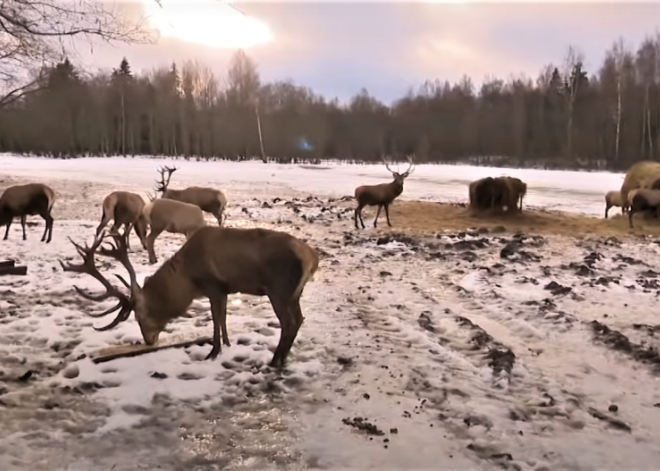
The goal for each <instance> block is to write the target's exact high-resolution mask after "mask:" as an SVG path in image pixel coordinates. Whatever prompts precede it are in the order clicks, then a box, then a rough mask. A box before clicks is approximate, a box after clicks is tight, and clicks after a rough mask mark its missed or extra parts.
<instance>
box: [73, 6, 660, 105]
mask: <svg viewBox="0 0 660 471" xmlns="http://www.w3.org/2000/svg"><path fill="white" fill-rule="evenodd" d="M126 1H127V2H130V0H126ZM135 1H137V0H134V2H133V3H132V5H133V8H135V6H136V3H135ZM141 1H144V2H154V1H155V0H141ZM169 1H174V0H169ZM183 1H185V6H186V8H187V9H188V10H190V11H192V10H193V9H195V8H202V5H203V3H201V2H200V3H198V2H196V1H195V0H183ZM235 4H236V5H237V6H238V8H239V9H240V10H242V11H243V12H245V13H246V14H247V15H250V16H254V17H256V18H258V19H260V20H262V21H264V22H265V23H266V24H267V25H268V27H269V29H270V31H271V33H272V35H273V37H274V41H272V42H270V43H266V44H259V45H256V46H254V47H252V48H250V49H248V54H249V55H250V56H251V57H253V58H254V59H255V60H256V61H257V63H258V64H259V68H260V72H261V73H262V76H263V78H264V79H265V80H275V79H286V78H291V79H293V80H294V81H295V82H297V83H300V84H303V85H307V86H309V87H311V88H312V89H314V90H315V91H317V92H320V93H323V94H325V95H328V96H330V97H334V96H339V97H340V98H342V99H347V98H349V97H350V96H351V95H353V94H355V93H357V92H359V90H360V89H361V88H363V87H364V88H367V89H368V90H369V91H370V92H372V93H373V94H374V95H376V96H378V97H379V98H381V99H383V100H385V101H388V102H389V101H391V100H393V99H395V98H397V97H399V96H401V95H402V94H403V93H405V91H406V89H407V88H408V87H409V86H416V85H419V84H421V83H422V82H423V81H424V80H426V79H436V78H437V79H440V80H444V79H447V80H450V81H455V80H458V79H460V77H461V76H462V75H463V74H467V75H469V76H471V77H472V78H473V79H474V80H475V82H477V83H478V82H479V81H480V80H481V79H483V78H484V77H485V76H486V75H495V76H500V77H502V78H508V77H509V76H510V75H511V74H516V75H517V74H519V73H525V74H527V75H528V76H531V77H535V76H536V75H537V74H538V72H539V71H540V70H541V68H542V67H543V66H544V65H545V64H547V63H551V62H552V63H555V64H558V65H559V64H561V62H562V60H563V57H564V55H565V53H566V50H567V48H568V46H569V45H570V44H573V45H575V46H577V47H578V49H579V50H581V51H582V52H584V53H585V55H586V62H585V65H586V67H587V69H588V70H589V71H590V72H596V71H597V68H598V67H599V66H600V63H601V61H602V58H603V55H604V52H605V50H606V49H607V48H608V47H610V46H611V44H612V43H613V41H614V40H616V39H617V38H618V37H619V36H623V37H624V38H625V39H626V40H627V41H628V43H630V44H638V43H639V42H640V41H641V40H642V39H643V38H644V36H645V35H646V34H649V33H654V31H655V30H656V24H657V19H656V18H658V14H659V13H660V4H658V3H632V2H621V1H619V2H618V3H607V2H604V1H598V2H585V3H580V4H575V3H566V2H546V3H538V2H529V1H528V2H508V3H502V2H494V1H482V2H480V3H471V2H458V3H456V2H454V3H451V4H447V3H433V2H412V1H403V0H396V1H390V2H376V1H362V2H359V3H356V2H348V1H325V2H309V1H303V0H298V1H295V0H291V1H288V2H280V1H271V0H255V1H245V2H243V1H239V2H236V3H235ZM196 5H197V6H196ZM200 27H201V26H200ZM209 28H210V29H212V27H209ZM209 34H210V33H209ZM231 54H232V50H231V49H222V48H214V47H211V46H204V45H201V44H199V43H194V42H186V41H183V40H181V39H177V38H174V37H167V38H166V37H162V38H161V39H160V41H159V43H158V44H157V45H150V46H118V47H116V48H110V47H108V46H100V47H99V48H97V50H96V52H95V54H94V55H93V56H91V55H87V57H86V58H85V65H86V66H90V65H100V66H104V67H108V66H115V67H116V66H117V64H118V63H119V61H120V60H121V58H122V57H123V56H124V55H125V56H126V57H127V58H128V59H129V62H131V63H132V65H133V68H134V69H135V70H141V69H143V68H151V67H155V66H159V65H168V64H169V63H171V62H172V61H176V62H182V61H183V60H187V59H196V60H198V61H200V62H202V63H204V64H205V65H208V66H209V67H211V68H212V69H213V70H214V71H215V72H216V74H218V75H219V76H223V75H224V74H225V71H226V67H227V64H228V61H229V58H230V56H231Z"/></svg>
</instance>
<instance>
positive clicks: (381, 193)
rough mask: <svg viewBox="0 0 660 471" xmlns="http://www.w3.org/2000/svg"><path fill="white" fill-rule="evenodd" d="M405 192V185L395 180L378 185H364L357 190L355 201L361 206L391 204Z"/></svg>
mask: <svg viewBox="0 0 660 471" xmlns="http://www.w3.org/2000/svg"><path fill="white" fill-rule="evenodd" d="M402 192H403V183H402V182H398V181H397V180H394V181H392V182H390V183H380V184H378V185H363V186H360V187H358V188H356V190H355V199H356V200H357V201H358V203H360V204H361V205H369V206H374V205H378V204H389V203H391V202H392V201H393V200H394V199H395V198H396V197H397V196H399V195H400V194H401V193H402Z"/></svg>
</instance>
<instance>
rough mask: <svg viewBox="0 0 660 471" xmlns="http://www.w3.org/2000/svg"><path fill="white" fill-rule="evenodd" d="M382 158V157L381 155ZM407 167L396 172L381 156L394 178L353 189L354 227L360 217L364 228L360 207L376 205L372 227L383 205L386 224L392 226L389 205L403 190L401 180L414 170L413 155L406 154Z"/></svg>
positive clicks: (356, 225)
mask: <svg viewBox="0 0 660 471" xmlns="http://www.w3.org/2000/svg"><path fill="white" fill-rule="evenodd" d="M381 158H382V157H381ZM406 158H407V159H408V163H409V164H410V165H409V166H408V169H407V170H406V171H405V172H403V173H398V172H395V171H393V170H392V169H391V168H390V166H389V164H388V163H387V161H386V160H385V159H384V158H382V160H383V162H384V163H385V168H387V170H388V171H389V172H390V173H391V174H392V176H393V177H394V180H393V181H391V182H390V183H381V184H380V185H362V186H359V187H357V188H356V189H355V199H356V200H357V204H358V205H357V208H355V215H354V217H353V219H354V220H355V228H356V229H359V228H358V218H360V224H362V229H364V221H363V220H362V208H364V207H365V206H378V211H377V212H376V218H375V219H374V227H376V223H377V222H378V216H380V210H381V208H383V207H385V216H386V218H387V225H388V226H390V227H392V224H390V211H389V207H390V204H392V201H394V199H395V198H396V197H398V196H399V195H400V194H401V193H402V192H403V181H404V180H405V179H406V178H407V177H408V176H409V175H410V174H411V173H413V172H414V155H413V156H407V157H406Z"/></svg>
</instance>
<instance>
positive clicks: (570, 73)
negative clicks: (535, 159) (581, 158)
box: [563, 45, 584, 159]
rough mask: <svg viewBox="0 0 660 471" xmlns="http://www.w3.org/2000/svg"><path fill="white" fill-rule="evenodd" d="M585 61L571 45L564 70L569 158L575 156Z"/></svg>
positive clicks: (567, 152)
mask: <svg viewBox="0 0 660 471" xmlns="http://www.w3.org/2000/svg"><path fill="white" fill-rule="evenodd" d="M583 62H584V55H583V54H582V53H581V52H580V51H579V50H578V49H577V48H576V47H575V46H572V45H571V46H569V47H568V51H566V57H565V58H564V70H563V76H564V84H565V85H564V98H565V100H566V157H567V158H569V159H570V158H571V157H572V156H573V118H574V116H575V101H576V100H577V96H578V91H579V86H580V74H581V72H582V63H583Z"/></svg>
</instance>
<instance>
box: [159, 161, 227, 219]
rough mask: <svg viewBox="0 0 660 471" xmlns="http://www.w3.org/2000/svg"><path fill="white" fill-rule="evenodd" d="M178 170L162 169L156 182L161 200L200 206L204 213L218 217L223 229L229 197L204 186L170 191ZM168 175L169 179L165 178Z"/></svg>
mask: <svg viewBox="0 0 660 471" xmlns="http://www.w3.org/2000/svg"><path fill="white" fill-rule="evenodd" d="M177 170H178V169H177V168H176V167H164V168H163V167H161V168H159V169H158V173H160V181H156V184H157V185H156V192H159V191H160V192H161V193H162V194H161V198H163V199H170V200H176V201H181V202H182V203H188V204H194V205H195V206H199V208H200V209H201V210H202V211H206V212H207V213H210V214H212V215H214V216H215V217H216V219H217V220H218V226H220V227H222V223H223V216H222V214H223V212H224V210H225V208H226V207H227V197H226V196H225V195H224V193H223V192H222V191H220V190H216V189H214V188H207V187H203V186H189V187H188V188H186V189H185V190H170V189H169V188H168V186H169V184H170V179H171V178H172V174H173V173H174V172H176V171H177ZM165 173H167V177H165Z"/></svg>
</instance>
